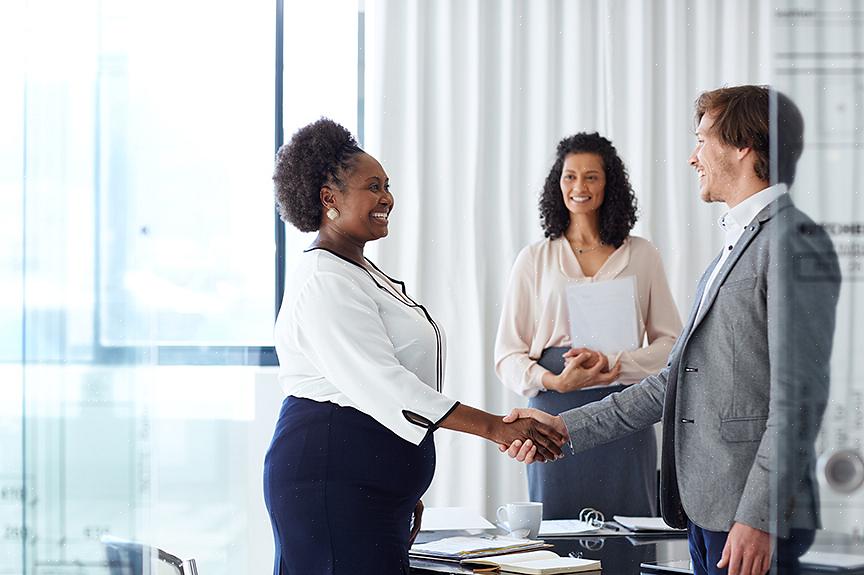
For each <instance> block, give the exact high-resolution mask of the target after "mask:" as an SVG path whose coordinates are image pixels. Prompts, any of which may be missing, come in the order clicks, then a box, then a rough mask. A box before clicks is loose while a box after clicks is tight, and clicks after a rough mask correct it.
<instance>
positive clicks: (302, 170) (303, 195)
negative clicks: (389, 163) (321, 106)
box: [273, 118, 364, 232]
mask: <svg viewBox="0 0 864 575" xmlns="http://www.w3.org/2000/svg"><path fill="white" fill-rule="evenodd" d="M362 153H364V152H363V150H361V149H360V147H359V146H358V145H357V141H356V140H355V139H354V136H352V135H351V132H349V131H348V130H346V129H345V128H344V127H342V126H341V125H339V124H337V123H336V122H334V121H333V120H330V119H328V118H321V119H320V120H318V121H317V122H313V123H311V124H309V125H308V126H304V127H302V128H300V129H299V130H297V132H295V133H294V135H293V136H291V141H289V142H288V143H287V144H285V145H283V146H282V147H281V148H279V151H278V152H276V167H275V168H274V170H273V182H274V184H275V192H276V205H277V206H278V208H279V215H280V216H281V217H282V219H283V220H285V221H287V222H290V223H291V224H292V225H293V226H294V227H296V228H297V229H298V230H300V231H301V232H314V231H316V230H317V229H318V228H320V227H321V208H322V206H321V187H322V186H324V185H326V184H332V185H334V186H336V187H337V188H341V187H342V186H343V185H344V184H343V177H344V176H345V173H346V170H350V169H351V167H352V165H353V163H354V159H355V158H356V157H357V156H358V155H359V154H362Z"/></svg>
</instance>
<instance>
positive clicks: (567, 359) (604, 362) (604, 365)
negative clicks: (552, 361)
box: [543, 348, 621, 393]
mask: <svg viewBox="0 0 864 575" xmlns="http://www.w3.org/2000/svg"><path fill="white" fill-rule="evenodd" d="M620 374H621V362H620V361H619V362H618V363H616V364H615V366H614V367H612V369H609V360H608V359H606V356H605V355H603V354H602V353H599V352H596V351H591V350H590V349H584V348H577V349H571V350H568V351H567V352H566V353H565V354H564V369H563V371H561V373H559V374H558V375H555V374H553V373H551V372H548V373H545V374H544V375H543V386H544V387H545V388H546V389H551V390H552V391H557V392H558V393H568V392H570V391H576V390H577V389H582V388H584V387H590V386H592V385H608V384H610V383H612V382H613V381H616V380H617V379H618V376H619V375H620Z"/></svg>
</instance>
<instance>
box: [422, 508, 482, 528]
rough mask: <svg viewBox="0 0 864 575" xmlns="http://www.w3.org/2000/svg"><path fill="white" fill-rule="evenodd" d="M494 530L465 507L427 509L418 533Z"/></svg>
mask: <svg viewBox="0 0 864 575" xmlns="http://www.w3.org/2000/svg"><path fill="white" fill-rule="evenodd" d="M474 529H495V526H494V525H492V524H491V523H490V522H488V521H487V520H486V519H484V518H483V516H482V515H480V514H479V513H477V512H476V511H474V510H473V509H469V508H467V507H427V508H426V509H424V510H423V519H422V520H421V521H420V531H468V530H474Z"/></svg>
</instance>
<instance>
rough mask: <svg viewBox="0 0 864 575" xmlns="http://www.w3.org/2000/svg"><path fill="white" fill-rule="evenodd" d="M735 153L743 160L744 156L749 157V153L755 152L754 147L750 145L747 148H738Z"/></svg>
mask: <svg viewBox="0 0 864 575" xmlns="http://www.w3.org/2000/svg"><path fill="white" fill-rule="evenodd" d="M735 153H736V155H737V157H738V159H739V160H743V159H744V158H746V157H747V154H751V153H753V148H751V147H749V146H748V147H746V148H737V149H736V151H735Z"/></svg>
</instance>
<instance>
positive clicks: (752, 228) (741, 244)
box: [693, 194, 792, 328]
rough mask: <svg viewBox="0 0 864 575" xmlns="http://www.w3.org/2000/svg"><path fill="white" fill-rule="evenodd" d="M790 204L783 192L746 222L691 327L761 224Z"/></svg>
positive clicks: (715, 295) (705, 313) (698, 321)
mask: <svg viewBox="0 0 864 575" xmlns="http://www.w3.org/2000/svg"><path fill="white" fill-rule="evenodd" d="M791 205H792V200H790V199H789V194H783V195H782V196H780V197H779V198H777V199H776V200H774V201H773V202H771V203H770V204H768V205H767V206H765V207H764V208H762V211H760V212H759V213H758V214H756V217H755V218H753V221H752V222H750V223H749V224H747V227H745V228H744V233H743V234H741V237H740V238H739V239H738V242H737V243H736V244H735V247H734V249H733V250H732V253H731V254H729V257H728V258H727V259H726V261H725V262H723V267H722V268H720V271H719V272H718V273H717V277H716V278H715V279H714V283H712V284H711V289H709V290H708V293H707V294H706V295H705V304H704V305H703V306H702V310H701V312H700V313H699V315H698V317H696V321H695V323H694V325H693V328H695V327H696V326H698V325H699V323H700V322H701V321H702V319H703V318H704V317H705V316H706V315H707V314H708V311H709V310H710V309H711V306H712V305H713V304H714V300H715V299H717V293H718V292H719V291H720V287H721V286H722V285H723V282H724V281H725V280H726V276H728V275H729V272H730V271H732V268H733V267H735V264H736V263H737V262H738V260H739V259H740V258H741V254H743V253H744V252H745V251H746V250H747V246H749V245H750V242H752V241H753V238H755V237H756V235H757V234H758V233H759V231H760V230H761V229H762V224H763V223H765V222H766V221H768V220H770V219H771V217H772V216H774V214H776V213H777V212H779V211H780V210H782V209H785V208H786V207H788V206H791ZM718 257H719V256H718ZM715 261H716V260H715ZM715 265H716V264H715ZM709 269H713V268H709ZM697 301H698V300H697ZM697 305H698V303H697Z"/></svg>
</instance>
